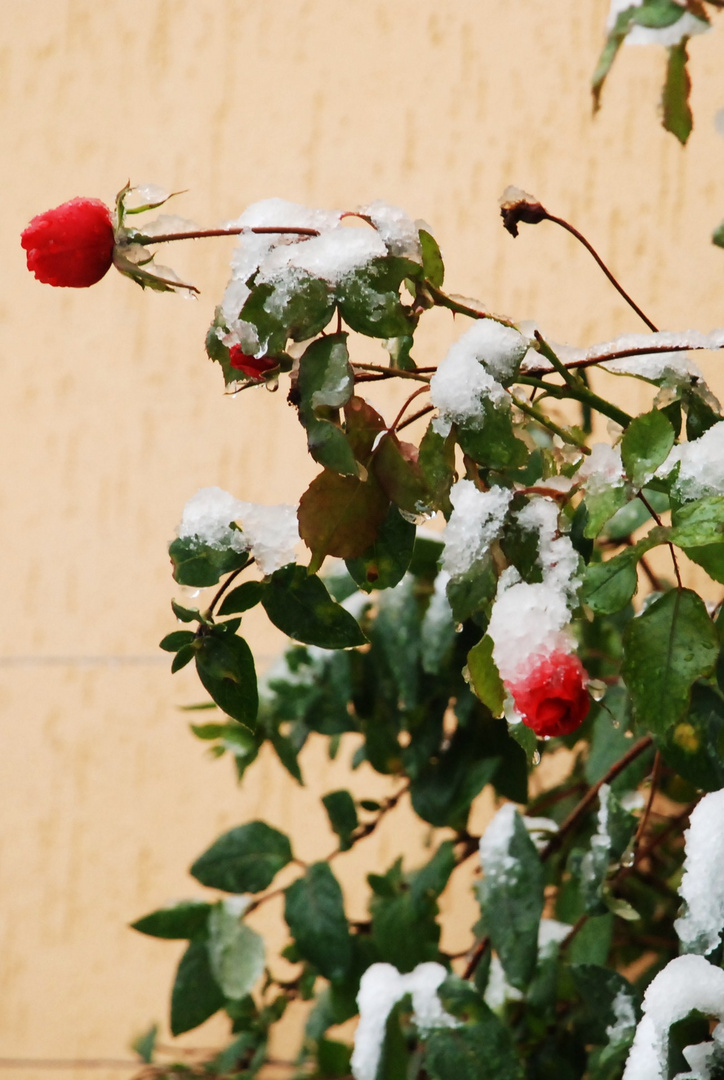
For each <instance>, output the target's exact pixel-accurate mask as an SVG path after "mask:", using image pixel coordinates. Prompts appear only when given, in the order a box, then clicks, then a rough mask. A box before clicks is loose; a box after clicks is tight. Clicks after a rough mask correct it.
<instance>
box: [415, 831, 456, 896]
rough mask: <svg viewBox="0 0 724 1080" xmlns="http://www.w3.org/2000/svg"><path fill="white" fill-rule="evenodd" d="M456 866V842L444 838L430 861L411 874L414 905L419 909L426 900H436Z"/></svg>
mask: <svg viewBox="0 0 724 1080" xmlns="http://www.w3.org/2000/svg"><path fill="white" fill-rule="evenodd" d="M456 866H457V860H456V858H455V842H454V841H453V840H443V842H442V843H441V844H440V846H439V847H438V849H437V851H436V852H435V854H434V855H433V857H432V858H431V859H430V861H429V862H428V863H426V864H425V866H422V867H420V869H419V870H416V871H415V872H414V873H413V874H412V875H411V878H410V900H411V902H412V905H413V907H416V908H418V909H419V908H420V907H421V906H422V905H423V904H425V903H426V902H429V901H430V900H436V899H437V898H438V896H439V895H440V893H441V892H442V891H443V890H444V888H445V886H446V885H447V883H448V881H449V879H450V875H451V874H452V872H453V870H454V869H455V867H456Z"/></svg>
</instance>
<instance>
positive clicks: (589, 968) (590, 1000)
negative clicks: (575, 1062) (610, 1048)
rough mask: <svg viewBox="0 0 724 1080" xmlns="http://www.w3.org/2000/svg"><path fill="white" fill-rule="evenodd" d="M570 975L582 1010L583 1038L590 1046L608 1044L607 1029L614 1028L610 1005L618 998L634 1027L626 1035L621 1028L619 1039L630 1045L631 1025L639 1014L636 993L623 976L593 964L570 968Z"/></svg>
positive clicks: (611, 1006)
mask: <svg viewBox="0 0 724 1080" xmlns="http://www.w3.org/2000/svg"><path fill="white" fill-rule="evenodd" d="M571 974H572V975H573V979H574V981H575V984H576V989H577V990H578V993H579V994H580V996H581V998H582V999H583V1002H584V1005H585V1007H586V1021H585V1022H586V1029H585V1031H586V1038H587V1040H589V1041H590V1042H595V1043H608V1041H609V1036H608V1033H607V1030H606V1029H607V1028H610V1027H613V1026H614V1025H616V1020H617V1014H616V1008H615V1006H614V1001H615V1000H616V999H617V998H618V999H619V1001H620V1000H621V997H624V998H626V999H627V1000H628V1002H629V1004H630V1007H631V1012H632V1016H633V1018H634V1025H633V1026H632V1027H631V1029H630V1030H628V1031H626V1029H625V1028H623V1025H620V1024H619V1025H616V1026H617V1027H619V1028H623V1030H622V1031H621V1035H622V1036H624V1035H625V1036H626V1037H627V1039H628V1041H629V1042H630V1041H631V1039H632V1038H633V1033H634V1030H635V1025H636V1023H637V1021H638V1018H639V1016H640V1014H641V1010H640V1008H639V1003H638V999H637V995H636V992H635V991H634V988H633V987H632V986H631V983H629V982H628V981H627V980H626V979H625V978H624V977H623V975H619V973H618V972H617V971H613V970H611V969H610V968H605V967H600V966H598V965H597V964H572V965H571Z"/></svg>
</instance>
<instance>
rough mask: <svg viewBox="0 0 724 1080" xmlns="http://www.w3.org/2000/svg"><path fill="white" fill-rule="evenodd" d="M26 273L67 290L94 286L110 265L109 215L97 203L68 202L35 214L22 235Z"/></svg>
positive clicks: (98, 200)
mask: <svg viewBox="0 0 724 1080" xmlns="http://www.w3.org/2000/svg"><path fill="white" fill-rule="evenodd" d="M20 243H21V245H22V247H23V248H24V249H25V251H26V252H27V263H28V270H30V271H31V272H32V273H33V274H35V276H36V278H37V279H38V281H42V282H44V283H45V284H46V285H56V286H62V287H65V288H71V289H83V288H87V287H88V286H89V285H95V283H96V282H97V281H100V280H101V278H102V277H103V276H104V274H106V273H107V271H108V270H109V269H110V267H111V265H112V263H113V244H114V236H113V222H112V221H111V212H110V210H109V209H108V207H107V206H106V205H105V203H102V202H101V201H100V199H83V198H76V199H71V200H70V202H66V203H63V204H62V205H61V206H56V208H55V209H54V210H46V211H45V212H44V213H43V214H38V215H37V217H34V218H33V220H32V221H31V222H30V224H29V225H28V227H27V228H26V229H25V230H24V231H23V234H22V237H21V240H20Z"/></svg>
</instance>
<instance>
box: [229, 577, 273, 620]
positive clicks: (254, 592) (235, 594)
mask: <svg viewBox="0 0 724 1080" xmlns="http://www.w3.org/2000/svg"><path fill="white" fill-rule="evenodd" d="M265 588H266V584H265V582H263V581H245V582H244V583H243V584H242V585H237V587H236V588H235V589H232V590H231V592H229V593H227V594H226V596H225V597H224V599H223V600H222V602H221V607H220V608H219V609H218V613H219V615H235V614H236V613H237V612H240V611H248V610H249V609H250V608H253V607H256V605H257V604H258V603H259V602H260V601H261V598H262V596H263V595H264V589H265Z"/></svg>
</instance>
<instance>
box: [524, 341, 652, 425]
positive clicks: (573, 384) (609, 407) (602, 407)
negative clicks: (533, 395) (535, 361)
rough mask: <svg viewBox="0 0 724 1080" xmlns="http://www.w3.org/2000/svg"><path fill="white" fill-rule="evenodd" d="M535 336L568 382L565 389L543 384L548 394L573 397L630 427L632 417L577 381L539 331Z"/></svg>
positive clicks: (548, 358)
mask: <svg viewBox="0 0 724 1080" xmlns="http://www.w3.org/2000/svg"><path fill="white" fill-rule="evenodd" d="M535 336H536V340H537V342H538V348H539V349H540V352H541V353H542V355H543V356H545V358H546V359H547V360H548V361H549V362H550V363H551V364H552V365H553V367H554V369H555V370H556V371H558V372H559V374H561V375H562V376H563V378H564V379H565V381H566V386H565V387H562V386H558V387H552V386H550V385H549V384H548V383H542V386H543V387H544V388H545V390H546V391H547V392H548V393H550V394H553V396H554V397H558V398H565V397H572V398H573V399H574V400H575V401H579V402H580V403H581V404H582V405H589V406H590V407H591V408H592V409H596V410H597V411H598V412H600V413H603V415H604V416H608V417H609V419H611V420H614V421H615V422H616V423H617V424H620V425H621V427H624V428H625V427H628V425H629V424H630V423H631V420H632V417H630V416H629V414H628V413H626V412H624V411H623V409H619V408H618V407H617V406H616V405H613V404H612V403H611V402H610V401H606V400H605V398H602V397H600V395H599V394H595V393H594V392H593V390H591V389H589V387H587V386H585V385H584V383H583V382H582V381H581V380H579V379H575V378H574V377H573V376H572V375H571V373H570V371H569V370H568V369H567V367H566V365H565V364H564V363H563V361H562V360H561V359H560V358H559V357H558V356H556V354H555V353H554V352H553V349H551V347H550V345H549V344H548V343H547V342H546V341H544V339H543V338H542V337H541V335H540V334H539V333H538V331H537V330H536V332H535ZM518 381H519V382H523V381H525V380H524V379H523V378H521V379H519V380H518ZM534 385H536V384H534ZM537 385H541V383H538V384H537Z"/></svg>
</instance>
